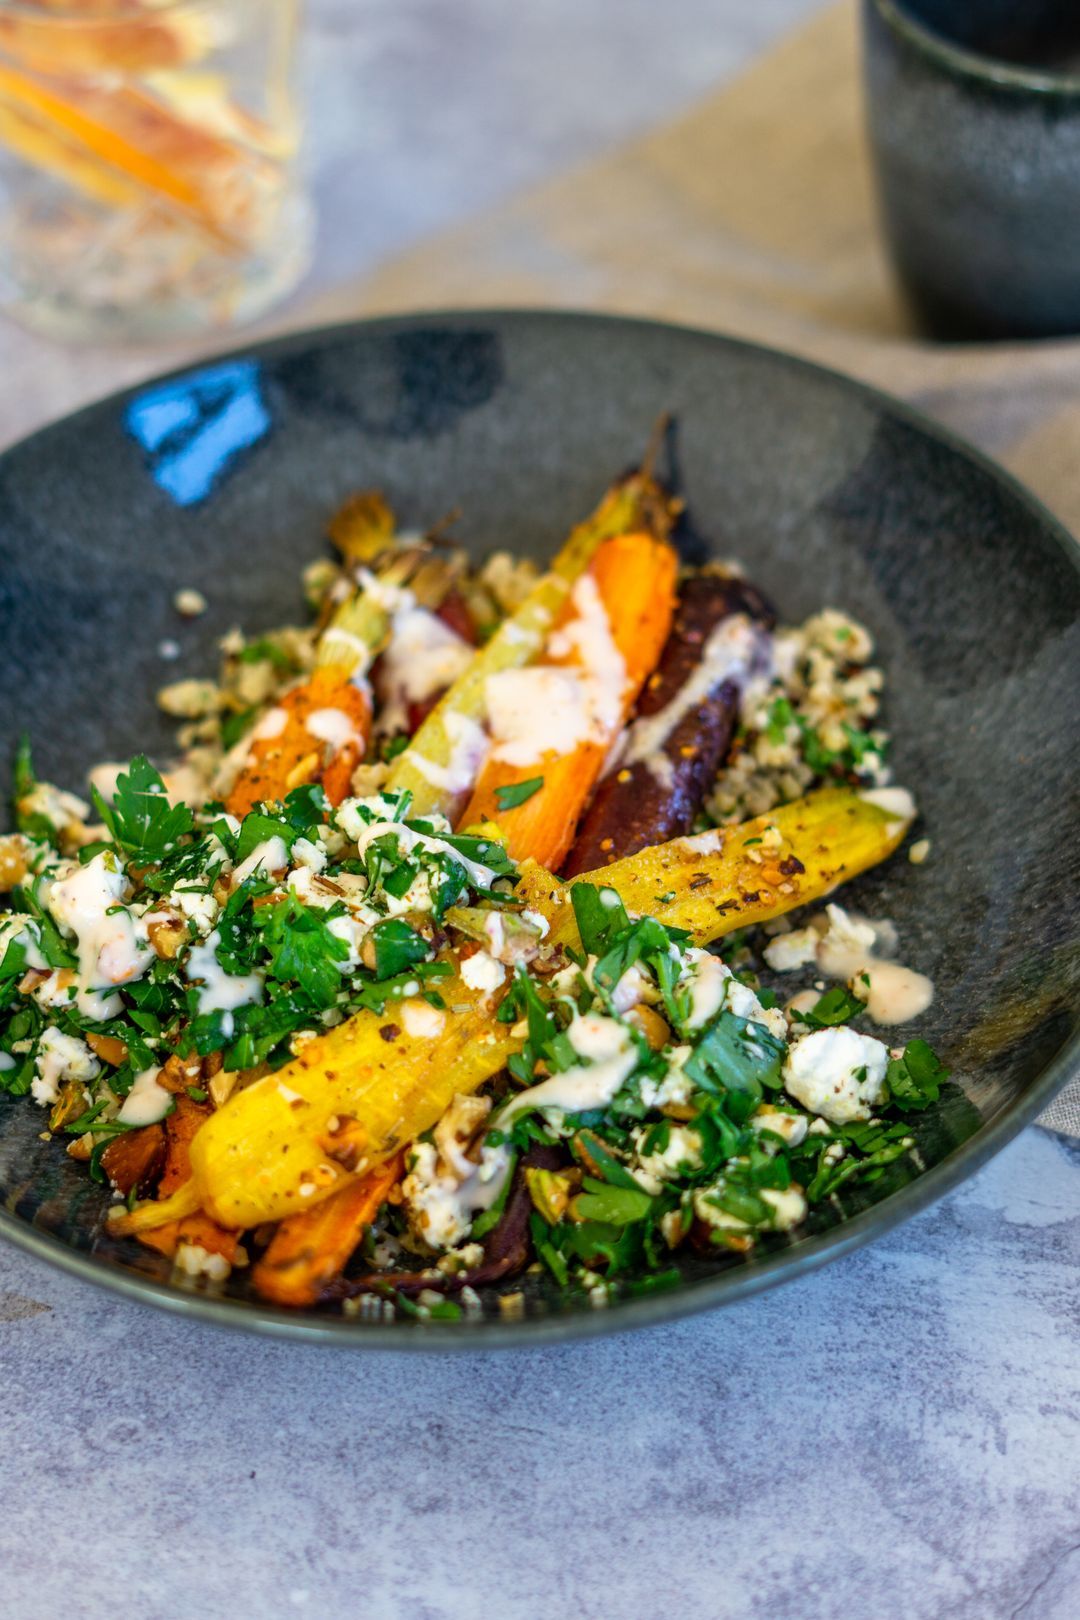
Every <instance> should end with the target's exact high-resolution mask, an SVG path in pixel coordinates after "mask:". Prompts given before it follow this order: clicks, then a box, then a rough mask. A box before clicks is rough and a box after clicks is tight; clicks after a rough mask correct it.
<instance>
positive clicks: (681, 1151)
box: [634, 1125, 701, 1192]
mask: <svg viewBox="0 0 1080 1620" xmlns="http://www.w3.org/2000/svg"><path fill="white" fill-rule="evenodd" d="M648 1134H649V1129H648V1128H646V1127H641V1128H639V1129H637V1130H635V1132H634V1145H635V1147H636V1148H637V1149H638V1151H639V1157H638V1160H637V1163H636V1164H635V1166H634V1171H635V1174H637V1175H638V1176H639V1179H641V1180H643V1181H647V1182H648V1183H652V1185H651V1186H650V1187H649V1190H650V1191H653V1190H654V1189H655V1191H657V1192H658V1191H659V1184H660V1183H662V1182H665V1181H673V1180H675V1179H676V1178H677V1177H678V1176H679V1175H682V1174H685V1173H688V1172H691V1171H694V1170H697V1169H698V1168H699V1167H700V1165H701V1133H700V1132H699V1131H698V1130H697V1129H696V1128H695V1127H694V1126H692V1125H671V1126H670V1127H669V1129H668V1138H667V1142H666V1144H665V1145H664V1147H663V1148H662V1149H660V1150H658V1151H654V1152H652V1153H646V1154H642V1153H641V1152H640V1149H641V1144H642V1143H643V1141H644V1140H645V1138H646V1137H647V1136H648Z"/></svg>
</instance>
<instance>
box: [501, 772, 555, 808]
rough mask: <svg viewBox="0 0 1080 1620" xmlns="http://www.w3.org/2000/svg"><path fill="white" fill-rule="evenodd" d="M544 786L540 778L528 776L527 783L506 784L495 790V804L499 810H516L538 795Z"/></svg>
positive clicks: (542, 779)
mask: <svg viewBox="0 0 1080 1620" xmlns="http://www.w3.org/2000/svg"><path fill="white" fill-rule="evenodd" d="M543 785H544V778H543V777H542V776H530V777H529V780H528V781H527V782H507V783H506V784H505V785H504V786H503V787H499V788H496V789H495V803H496V804H497V805H498V807H499V809H500V810H516V809H517V807H518V805H519V804H524V803H525V801H526V799H531V798H532V796H533V794H534V793H539V791H540V789H541V788H542V787H543Z"/></svg>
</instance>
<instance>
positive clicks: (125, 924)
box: [47, 850, 154, 1020]
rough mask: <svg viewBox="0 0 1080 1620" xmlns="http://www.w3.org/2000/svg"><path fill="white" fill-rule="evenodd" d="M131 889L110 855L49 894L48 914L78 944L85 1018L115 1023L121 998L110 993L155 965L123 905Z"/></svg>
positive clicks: (79, 996) (79, 998) (137, 921)
mask: <svg viewBox="0 0 1080 1620" xmlns="http://www.w3.org/2000/svg"><path fill="white" fill-rule="evenodd" d="M128 889H129V885H128V881H127V878H126V876H125V874H124V872H123V871H122V870H121V869H120V868H119V867H118V866H117V864H116V861H115V858H114V856H113V855H111V854H110V853H109V851H108V850H103V851H102V852H101V854H99V855H95V856H94V857H93V859H92V860H90V861H87V863H86V865H85V866H77V867H75V868H74V869H73V870H71V871H69V872H68V873H67V875H66V876H64V877H61V878H57V879H56V880H55V881H54V882H53V883H51V884H50V885H49V888H48V900H47V904H48V908H49V910H50V911H51V912H52V914H53V916H54V917H55V918H56V921H57V922H58V923H60V924H61V926H62V927H63V928H64V929H66V930H67V931H68V933H70V934H73V935H74V936H75V939H76V950H77V955H78V962H79V965H78V981H77V991H76V997H75V1005H76V1006H77V1007H78V1009H79V1011H80V1012H81V1013H82V1014H83V1015H84V1016H85V1017H87V1018H93V1019H97V1020H101V1019H105V1018H115V1017H116V1016H117V1014H118V1013H119V1011H120V1007H121V1002H120V998H119V996H118V995H116V994H107V993H106V992H111V991H114V989H115V987H116V986H118V985H121V984H130V983H131V982H132V980H133V979H138V978H140V977H141V976H142V974H143V973H144V972H145V971H146V969H147V967H149V965H150V963H151V961H152V960H153V956H154V952H153V948H152V947H151V945H150V943H149V940H148V939H147V935H146V925H145V922H144V921H143V919H142V918H140V917H134V916H133V915H132V913H131V912H130V911H128V910H127V909H126V908H125V907H124V906H123V905H122V903H121V902H122V901H123V899H124V897H125V896H126V895H127V893H128Z"/></svg>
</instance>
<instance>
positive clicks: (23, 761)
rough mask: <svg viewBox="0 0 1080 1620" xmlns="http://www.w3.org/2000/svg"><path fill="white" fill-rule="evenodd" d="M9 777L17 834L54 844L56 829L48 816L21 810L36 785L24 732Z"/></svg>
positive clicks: (27, 738)
mask: <svg viewBox="0 0 1080 1620" xmlns="http://www.w3.org/2000/svg"><path fill="white" fill-rule="evenodd" d="M11 775H12V790H13V791H12V797H13V799H14V818H15V826H16V827H17V828H18V830H19V832H22V833H27V834H28V835H29V836H30V837H31V838H44V839H45V840H46V841H47V842H48V843H50V844H55V843H56V838H57V833H56V828H55V827H54V826H53V824H52V822H51V821H50V820H49V818H48V816H43V815H42V814H41V813H40V811H37V810H24V809H22V803H23V800H24V799H26V798H28V797H29V795H30V794H31V793H33V791H34V789H35V788H36V787H37V785H38V780H37V776H36V775H35V773H34V763H33V760H32V759H31V757H30V738H29V737H28V736H27V735H26V733H25V732H23V734H22V736H21V737H20V738H19V741H18V743H17V744H16V747H15V759H14V762H13V764H12V772H11Z"/></svg>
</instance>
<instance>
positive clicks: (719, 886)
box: [110, 788, 914, 1233]
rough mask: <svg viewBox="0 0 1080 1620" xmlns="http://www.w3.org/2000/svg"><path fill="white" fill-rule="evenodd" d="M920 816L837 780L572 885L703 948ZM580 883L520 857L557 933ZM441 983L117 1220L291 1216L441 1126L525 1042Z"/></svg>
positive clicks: (264, 1096) (274, 1095)
mask: <svg viewBox="0 0 1080 1620" xmlns="http://www.w3.org/2000/svg"><path fill="white" fill-rule="evenodd" d="M905 801H906V802H905ZM913 813H914V811H913V807H912V805H911V801H910V798H909V797H908V796H907V795H905V794H904V793H903V790H902V789H886V790H883V791H882V793H880V794H874V793H871V794H867V793H860V792H858V791H856V790H854V789H849V788H825V789H822V790H821V791H820V792H818V793H813V794H810V795H808V796H807V797H806V798H805V799H801V800H797V801H795V802H794V803H793V804H790V805H785V806H783V807H782V808H781V809H778V810H775V811H772V812H771V813H770V814H769V815H767V816H761V817H758V818H757V820H756V821H753V822H746V823H744V824H743V825H741V826H739V827H729V828H725V829H723V830H718V831H716V832H711V833H705V834H699V835H698V836H697V837H696V838H677V839H674V840H673V841H672V842H671V843H669V844H661V845H656V846H654V847H653V848H652V849H646V850H642V851H641V852H640V853H639V854H637V855H635V856H633V857H632V858H631V860H629V861H625V862H624V861H616V862H615V863H614V864H613V865H611V866H607V867H604V868H603V870H602V871H600V872H596V873H586V874H584V875H583V876H582V877H581V878H577V879H575V881H576V882H579V883H580V882H586V881H592V882H596V883H599V884H604V885H606V886H608V887H611V888H614V889H615V890H616V891H617V892H618V893H619V895H620V897H621V898H622V900H623V902H624V904H625V905H626V906H627V908H628V910H630V911H631V912H635V913H648V914H650V915H652V916H655V917H657V918H658V919H659V920H660V921H661V922H663V923H666V924H667V925H668V926H671V927H680V928H686V929H688V930H689V931H690V933H691V935H692V937H693V939H694V942H695V943H696V944H698V945H705V944H708V943H709V941H711V940H714V939H717V938H719V937H720V936H721V935H722V934H724V933H727V932H730V930H732V929H734V928H739V927H742V926H744V925H745V924H747V923H750V922H762V921H766V920H767V919H768V918H770V917H775V916H780V915H781V914H782V913H784V912H785V911H790V910H791V909H792V908H793V907H794V906H797V905H803V904H805V903H806V902H807V901H810V900H814V899H817V898H819V897H820V896H821V895H823V894H826V893H828V892H829V890H830V889H832V888H834V887H835V886H836V885H837V884H838V883H841V882H843V881H846V880H847V879H848V878H850V877H854V876H855V874H856V873H858V872H861V871H864V870H865V869H866V868H867V867H870V866H873V865H874V864H875V863H877V862H879V861H883V860H885V859H886V857H887V856H889V855H890V854H892V852H893V850H894V849H896V847H897V845H898V844H899V843H900V841H901V839H902V838H903V836H904V834H905V833H906V831H907V829H908V827H909V826H910V824H911V820H912V816H913ZM771 828H772V829H775V832H770V829H771ZM757 840H760V842H757ZM754 855H760V862H759V861H758V860H755V859H753V858H752V857H753V856H754ZM571 887H572V885H566V884H562V883H560V882H559V880H558V879H557V878H555V877H553V876H552V875H551V874H550V873H548V872H545V871H544V870H543V869H541V868H539V867H537V866H536V865H535V864H534V863H526V866H525V868H524V869H523V872H522V882H521V885H520V891H519V892H520V893H521V896H522V898H523V899H524V900H525V901H526V903H527V904H528V905H530V906H531V907H532V908H533V909H535V910H537V911H540V912H542V913H543V914H544V915H545V916H546V917H547V918H548V920H549V922H550V925H551V932H550V935H549V938H550V939H552V940H553V941H555V942H556V943H562V944H574V943H577V942H578V935H577V929H576V925H575V923H574V914H573V907H572V903H571V900H570V889H571ZM443 993H444V995H445V998H446V1001H447V1003H448V1004H449V1009H450V1010H449V1012H448V1014H447V1016H446V1022H445V1027H444V1029H443V1030H442V1032H441V1033H439V1034H437V1035H436V1036H434V1037H432V1036H429V1035H414V1034H410V1033H409V1030H408V1027H407V1020H403V1024H405V1025H406V1027H402V1025H399V1024H398V1022H397V1020H396V1019H395V1018H394V1015H393V1013H391V1012H386V1013H384V1014H381V1015H380V1014H375V1013H371V1012H360V1013H357V1014H356V1015H355V1016H354V1017H353V1018H351V1019H349V1020H348V1021H347V1022H345V1023H343V1024H340V1025H338V1026H337V1027H336V1028H335V1029H331V1030H328V1031H327V1032H326V1033H325V1034H324V1035H320V1036H317V1037H316V1038H315V1039H314V1040H312V1041H309V1042H308V1044H307V1045H306V1046H305V1047H303V1049H302V1050H301V1052H300V1054H299V1056H298V1057H296V1058H295V1059H294V1060H293V1061H292V1062H291V1063H289V1064H287V1065H286V1066H285V1067H284V1068H282V1069H280V1070H278V1071H277V1073H276V1074H272V1075H267V1076H266V1077H265V1078H263V1079H261V1080H258V1081H256V1082H255V1083H254V1084H253V1085H251V1086H249V1087H247V1088H246V1089H245V1090H243V1091H241V1092H238V1093H236V1094H235V1095H234V1096H233V1097H232V1098H231V1099H230V1100H229V1102H228V1103H226V1104H225V1106H224V1107H223V1108H221V1109H219V1110H218V1112H217V1113H216V1114H215V1115H213V1117H212V1118H211V1119H210V1120H209V1121H207V1123H206V1124H205V1125H204V1126H203V1127H202V1129H201V1130H200V1131H199V1133H198V1135H197V1136H196V1137H195V1139H194V1141H193V1142H192V1144H191V1169H192V1180H191V1181H190V1182H189V1183H188V1184H187V1186H185V1187H182V1188H180V1189H179V1190H178V1191H177V1192H176V1193H175V1194H173V1196H172V1198H171V1199H169V1200H167V1201H166V1202H165V1203H164V1204H156V1205H155V1204H140V1205H137V1206H136V1207H135V1209H134V1210H133V1211H131V1212H130V1213H129V1212H127V1211H124V1210H118V1211H117V1212H116V1214H115V1215H111V1216H110V1227H111V1228H112V1229H113V1230H114V1231H116V1232H120V1233H123V1232H135V1233H137V1232H142V1231H146V1230H148V1229H150V1228H152V1227H153V1226H155V1225H157V1224H160V1223H161V1222H162V1221H163V1220H168V1219H174V1218H177V1217H179V1216H182V1215H187V1214H190V1213H191V1212H192V1210H195V1209H202V1210H203V1211H204V1212H205V1213H206V1214H208V1215H209V1216H211V1217H212V1219H214V1220H215V1221H217V1222H218V1223H220V1224H221V1225H222V1226H226V1227H236V1228H242V1227H247V1226H255V1225H258V1224H259V1223H260V1222H262V1221H273V1220H280V1219H282V1218H283V1217H285V1216H288V1215H293V1214H296V1213H297V1212H298V1211H300V1210H303V1209H309V1208H314V1207H315V1206H316V1205H317V1204H319V1203H320V1202H322V1201H323V1200H324V1199H325V1198H328V1197H329V1196H330V1195H331V1194H332V1193H334V1192H335V1191H337V1190H338V1189H340V1188H341V1187H342V1186H345V1185H347V1184H349V1182H350V1181H351V1179H352V1178H353V1176H354V1175H355V1174H357V1173H361V1172H365V1171H367V1170H369V1169H371V1168H372V1167H374V1166H375V1165H378V1164H380V1163H383V1162H384V1161H385V1160H386V1159H388V1158H390V1157H392V1155H394V1154H395V1153H397V1152H398V1151H399V1149H400V1148H402V1147H403V1146H404V1145H405V1144H406V1143H407V1142H409V1141H411V1140H412V1139H413V1138H414V1137H416V1136H418V1135H419V1134H420V1133H421V1132H423V1131H425V1130H428V1129H429V1128H430V1127H431V1126H432V1125H434V1124H435V1123H436V1122H437V1121H438V1120H439V1119H440V1118H441V1116H442V1114H443V1113H444V1112H445V1110H446V1108H447V1107H448V1106H449V1104H450V1102H451V1100H452V1098H453V1097H454V1095H455V1094H456V1093H457V1092H463V1093H467V1092H472V1091H475V1090H477V1089H478V1087H480V1086H481V1085H483V1083H484V1081H485V1080H488V1079H490V1077H491V1076H492V1075H493V1074H495V1073H497V1072H498V1070H499V1069H501V1068H502V1067H504V1065H505V1063H506V1061H507V1059H508V1058H509V1057H510V1056H511V1055H512V1054H513V1053H514V1052H515V1051H517V1050H519V1049H520V1044H521V1042H520V1039H519V1038H517V1037H515V1036H514V1034H513V1026H510V1025H506V1024H500V1023H498V1022H496V1021H495V1020H494V1019H493V1018H492V1016H491V1009H490V1006H485V1005H484V1003H483V1002H482V1000H480V999H479V998H478V997H477V996H476V995H475V994H474V993H473V992H471V991H470V990H468V989H467V988H466V987H465V986H464V984H462V983H461V981H460V980H458V979H454V980H451V981H449V983H448V984H447V983H445V982H444V985H443ZM349 1121H352V1122H353V1123H355V1125H356V1126H357V1127H358V1128H360V1129H362V1131H363V1133H364V1137H365V1144H364V1156H363V1159H362V1161H360V1162H357V1161H356V1159H355V1157H354V1156H353V1148H352V1143H353V1142H354V1140H355V1138H353V1137H350V1136H349V1132H348V1131H346V1133H345V1134H346V1137H347V1138H349V1141H350V1150H349V1153H348V1155H347V1156H343V1155H342V1153H341V1149H340V1147H339V1146H338V1145H337V1144H338V1142H339V1140H340V1138H341V1135H342V1131H343V1128H344V1127H345V1126H346V1125H348V1123H349ZM347 1165H348V1168H346V1166H347Z"/></svg>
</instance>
